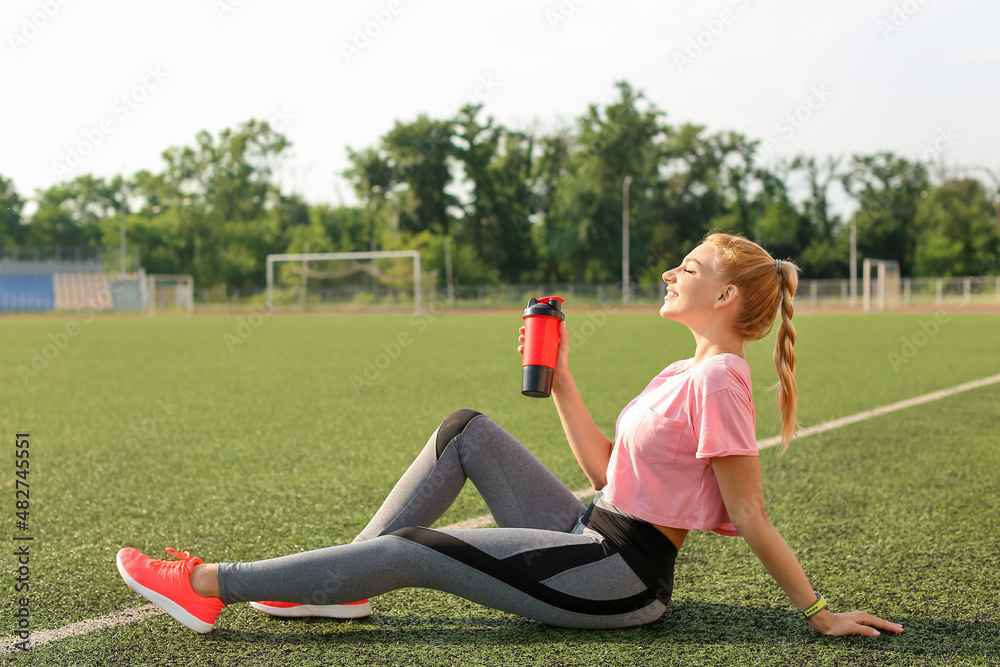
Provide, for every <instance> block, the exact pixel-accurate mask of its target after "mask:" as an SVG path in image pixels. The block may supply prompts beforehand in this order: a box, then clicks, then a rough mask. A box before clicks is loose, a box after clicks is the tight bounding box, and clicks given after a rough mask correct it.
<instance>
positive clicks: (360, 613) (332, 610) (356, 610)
mask: <svg viewBox="0 0 1000 667" xmlns="http://www.w3.org/2000/svg"><path fill="white" fill-rule="evenodd" d="M250 606H251V607H253V608H254V609H256V610H257V611H262V612H264V613H265V614H270V615H271V616H283V617H285V618H303V617H306V616H323V617H325V618H364V617H365V616H371V615H372V603H371V602H369V601H368V600H359V601H357V602H348V603H347V604H298V603H296V602H251V603H250Z"/></svg>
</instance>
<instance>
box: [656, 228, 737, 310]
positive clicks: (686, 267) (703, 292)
mask: <svg viewBox="0 0 1000 667" xmlns="http://www.w3.org/2000/svg"><path fill="white" fill-rule="evenodd" d="M663 282H665V283H667V296H666V298H664V299H663V305H662V306H661V307H660V316H662V317H666V318H667V319H671V320H674V321H677V322H681V323H684V324H691V323H694V322H695V321H696V320H698V319H700V318H702V317H710V316H711V315H712V314H713V312H714V304H715V303H716V302H717V300H718V298H719V296H720V294H722V292H723V290H722V286H721V285H720V284H719V282H718V266H717V259H716V254H715V246H714V245H711V244H708V243H702V244H701V245H699V246H698V247H697V248H695V249H694V250H692V251H691V252H689V253H688V254H687V256H686V257H685V258H684V260H683V261H682V262H681V264H680V266H678V267H676V268H673V269H669V270H667V271H664V272H663Z"/></svg>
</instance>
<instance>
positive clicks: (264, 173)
mask: <svg viewBox="0 0 1000 667" xmlns="http://www.w3.org/2000/svg"><path fill="white" fill-rule="evenodd" d="M195 142H196V145H195V146H193V147H192V146H186V147H173V148H169V149H167V150H166V151H164V153H163V159H164V160H165V162H166V163H167V166H166V169H165V170H164V172H163V189H162V191H163V193H164V197H165V198H167V199H168V200H169V201H170V202H171V203H170V205H171V206H173V207H174V208H175V209H176V211H177V220H178V233H179V236H180V237H181V242H180V243H179V254H180V263H181V265H182V266H183V267H186V268H187V271H186V272H188V273H192V274H194V276H195V280H196V282H198V283H199V284H207V285H214V284H218V283H227V284H230V285H244V286H249V285H260V284H262V283H263V282H264V257H266V256H267V255H268V254H271V253H279V252H281V251H282V250H283V249H284V248H285V247H286V245H287V238H286V230H287V228H288V226H289V223H290V221H289V220H287V219H285V218H284V217H283V214H288V213H289V211H288V210H287V209H286V210H285V211H282V208H281V204H282V198H281V196H280V193H279V191H278V187H277V186H276V185H275V183H274V178H273V173H274V170H275V168H276V167H277V166H278V164H279V163H280V160H281V159H282V158H283V154H284V152H285V151H286V150H287V149H288V148H289V146H290V144H289V142H288V140H287V139H286V138H285V137H284V136H283V135H282V134H280V133H278V132H276V131H274V130H272V129H271V127H270V125H269V124H268V123H267V122H266V121H257V120H254V119H251V120H249V121H247V122H245V123H243V124H241V125H240V126H239V127H237V128H236V129H235V130H232V129H229V128H226V129H223V130H222V131H221V132H219V135H218V137H217V138H214V137H212V135H211V134H209V133H208V132H205V131H202V132H199V133H198V135H197V136H196V138H195ZM292 214H293V215H294V216H298V219H299V220H301V212H300V211H292Z"/></svg>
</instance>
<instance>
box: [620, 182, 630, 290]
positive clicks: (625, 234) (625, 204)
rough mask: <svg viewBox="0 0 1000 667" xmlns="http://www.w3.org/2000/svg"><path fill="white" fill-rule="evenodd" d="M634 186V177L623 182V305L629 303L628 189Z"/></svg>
mask: <svg viewBox="0 0 1000 667" xmlns="http://www.w3.org/2000/svg"><path fill="white" fill-rule="evenodd" d="M630 185H632V177H631V176H626V177H625V180H623V181H622V303H623V304H627V303H628V301H629V291H630V290H629V287H630V285H629V279H628V188H629V186H630Z"/></svg>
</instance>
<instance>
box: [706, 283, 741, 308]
mask: <svg viewBox="0 0 1000 667" xmlns="http://www.w3.org/2000/svg"><path fill="white" fill-rule="evenodd" d="M739 296H740V290H739V288H738V287H736V285H726V288H725V289H724V290H722V291H721V292H719V296H718V297H716V299H715V303H714V304H712V305H713V307H715V308H725V307H726V306H728V305H730V304H734V303H736V300H737V298H738V297H739Z"/></svg>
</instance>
